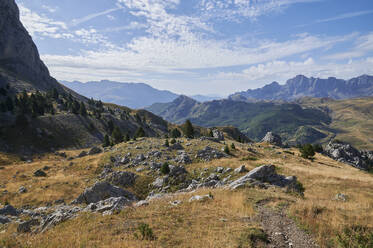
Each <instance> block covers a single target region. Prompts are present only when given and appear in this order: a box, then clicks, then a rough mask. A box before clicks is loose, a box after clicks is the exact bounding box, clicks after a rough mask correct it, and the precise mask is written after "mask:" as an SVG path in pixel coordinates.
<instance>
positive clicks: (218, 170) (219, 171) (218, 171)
mask: <svg viewBox="0 0 373 248" xmlns="http://www.w3.org/2000/svg"><path fill="white" fill-rule="evenodd" d="M215 171H216V172H217V173H223V172H224V167H217V168H216V170H215Z"/></svg>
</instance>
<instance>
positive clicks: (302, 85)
mask: <svg viewBox="0 0 373 248" xmlns="http://www.w3.org/2000/svg"><path fill="white" fill-rule="evenodd" d="M306 96H308V97H318V98H324V97H329V98H333V99H348V98H355V97H366V96H373V76H369V75H362V76H359V77H355V78H352V79H349V80H343V79H337V78H335V77H329V78H327V79H321V78H314V77H310V78H308V77H306V76H303V75H298V76H296V77H294V78H292V79H289V80H288V81H287V82H286V84H284V85H280V84H279V83H277V82H273V83H271V84H268V85H265V86H264V87H262V88H258V89H254V90H251V89H249V90H247V91H243V92H237V93H235V94H232V95H230V96H229V99H232V100H246V101H253V100H269V101H273V100H285V101H292V100H295V99H298V98H302V97H306Z"/></svg>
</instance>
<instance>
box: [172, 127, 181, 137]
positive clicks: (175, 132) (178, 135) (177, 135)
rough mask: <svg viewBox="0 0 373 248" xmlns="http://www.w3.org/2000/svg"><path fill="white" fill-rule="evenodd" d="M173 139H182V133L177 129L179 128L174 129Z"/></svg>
mask: <svg viewBox="0 0 373 248" xmlns="http://www.w3.org/2000/svg"><path fill="white" fill-rule="evenodd" d="M171 137H172V138H180V137H181V133H180V131H179V129H177V128H174V129H172V131H171Z"/></svg>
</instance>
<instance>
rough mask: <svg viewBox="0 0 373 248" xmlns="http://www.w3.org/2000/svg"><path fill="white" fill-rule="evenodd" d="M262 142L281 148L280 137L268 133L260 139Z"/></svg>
mask: <svg viewBox="0 0 373 248" xmlns="http://www.w3.org/2000/svg"><path fill="white" fill-rule="evenodd" d="M262 142H267V143H269V144H272V145H276V146H282V140H281V137H280V136H279V135H277V134H275V133H272V132H268V133H267V134H266V135H265V136H264V138H263V139H262Z"/></svg>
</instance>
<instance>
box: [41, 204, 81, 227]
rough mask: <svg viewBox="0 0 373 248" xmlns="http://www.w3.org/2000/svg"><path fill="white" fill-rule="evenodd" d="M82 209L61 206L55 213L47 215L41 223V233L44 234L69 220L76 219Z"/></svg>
mask: <svg viewBox="0 0 373 248" xmlns="http://www.w3.org/2000/svg"><path fill="white" fill-rule="evenodd" d="M81 210H82V209H81V208H79V207H72V206H61V207H59V208H58V209H57V210H56V211H55V212H53V213H51V214H49V215H47V216H46V217H45V218H44V219H43V220H42V222H41V225H40V227H39V231H41V232H44V231H45V230H47V229H49V228H51V227H54V226H56V225H58V224H60V223H62V222H64V221H66V220H68V219H71V218H74V217H76V214H77V213H78V212H80V211H81Z"/></svg>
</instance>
